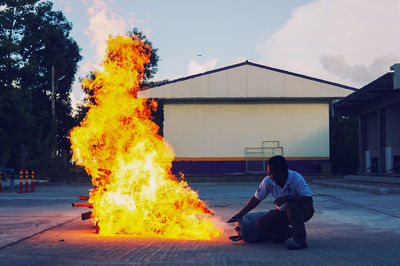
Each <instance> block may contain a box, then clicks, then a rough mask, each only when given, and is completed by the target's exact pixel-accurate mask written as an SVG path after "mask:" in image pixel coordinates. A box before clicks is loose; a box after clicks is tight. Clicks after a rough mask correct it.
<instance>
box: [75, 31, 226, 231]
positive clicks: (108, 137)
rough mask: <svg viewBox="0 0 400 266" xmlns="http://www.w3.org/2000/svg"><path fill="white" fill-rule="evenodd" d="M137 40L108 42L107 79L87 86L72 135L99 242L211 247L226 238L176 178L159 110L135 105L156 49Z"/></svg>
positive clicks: (142, 102)
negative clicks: (138, 239) (187, 242)
mask: <svg viewBox="0 0 400 266" xmlns="http://www.w3.org/2000/svg"><path fill="white" fill-rule="evenodd" d="M134 37H135V36H117V37H115V38H111V37H110V39H109V41H108V48H107V57H106V59H105V61H104V64H103V67H104V71H102V72H98V73H96V75H95V78H94V79H86V80H84V82H83V86H85V87H86V88H89V90H90V91H91V92H92V93H93V95H92V96H91V97H92V99H91V100H92V103H89V104H88V106H89V107H90V109H89V111H88V113H87V115H86V117H85V119H84V120H83V121H82V123H81V125H80V126H78V127H75V128H74V129H73V130H72V131H71V143H72V152H73V159H74V160H75V162H76V163H77V164H79V165H82V166H84V167H85V169H86V171H87V172H88V174H90V175H91V176H92V184H93V185H94V186H95V189H94V190H93V191H92V192H91V193H90V198H89V202H91V203H92V204H93V211H92V214H93V218H94V221H95V222H97V223H98V226H99V227H100V234H105V235H114V234H133V235H136V236H145V237H149V236H150V237H152V236H161V237H165V238H173V239H211V238H214V237H218V236H220V235H221V234H222V229H221V228H219V226H218V225H217V223H216V221H215V219H214V218H213V217H211V216H210V211H209V209H208V208H207V206H206V205H205V203H204V202H202V201H201V200H200V199H199V196H198V194H197V192H195V191H193V190H191V188H190V187H189V186H188V184H187V183H186V182H184V181H179V180H178V179H177V178H176V177H175V176H174V175H172V173H171V170H170V169H171V166H172V160H173V158H174V152H173V149H172V147H171V146H170V145H169V144H168V143H167V142H166V141H165V140H164V139H163V138H162V137H161V136H160V135H158V134H157V132H158V126H157V125H156V124H155V123H154V122H153V121H152V120H151V108H157V105H156V102H154V101H152V102H150V103H149V100H148V99H145V98H137V91H138V88H139V82H140V80H141V79H142V78H143V73H144V65H145V64H147V63H148V62H149V57H150V54H149V51H150V49H149V48H150V47H149V46H147V45H146V44H144V43H143V42H142V41H141V40H139V39H138V38H134Z"/></svg>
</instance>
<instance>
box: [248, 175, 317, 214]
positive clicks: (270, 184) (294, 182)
mask: <svg viewBox="0 0 400 266" xmlns="http://www.w3.org/2000/svg"><path fill="white" fill-rule="evenodd" d="M269 194H271V195H272V197H274V198H275V199H276V198H279V197H283V196H291V197H296V196H309V197H311V196H312V193H311V189H310V187H309V186H308V185H307V183H306V181H305V180H304V178H303V177H302V176H301V175H300V174H299V173H297V172H295V171H291V170H289V175H288V178H287V180H286V184H285V185H284V186H283V188H281V187H280V186H278V185H277V184H276V183H275V182H274V181H273V180H272V179H271V177H270V176H267V177H265V178H264V179H263V181H261V183H260V185H259V186H258V189H257V191H256V193H254V196H255V197H256V198H257V199H259V200H263V199H265V198H266V197H267V196H268V195H269ZM286 205H287V204H286V203H285V204H283V205H281V206H280V207H279V206H277V205H275V206H276V209H277V210H280V211H285V210H286Z"/></svg>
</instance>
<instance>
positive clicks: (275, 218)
mask: <svg viewBox="0 0 400 266" xmlns="http://www.w3.org/2000/svg"><path fill="white" fill-rule="evenodd" d="M313 215H314V207H313V205H312V204H306V205H303V204H300V203H297V202H290V203H288V205H287V207H286V211H278V210H270V211H269V212H268V213H266V214H265V215H264V216H262V217H261V218H260V219H258V220H257V227H258V228H259V229H261V230H263V231H265V232H267V233H268V234H269V235H272V236H275V237H281V238H286V237H287V236H288V235H289V231H290V228H289V225H291V226H292V228H293V240H295V241H296V242H300V243H302V242H305V241H306V237H307V234H306V227H305V225H304V223H305V222H307V221H308V220H310V219H311V217H312V216H313Z"/></svg>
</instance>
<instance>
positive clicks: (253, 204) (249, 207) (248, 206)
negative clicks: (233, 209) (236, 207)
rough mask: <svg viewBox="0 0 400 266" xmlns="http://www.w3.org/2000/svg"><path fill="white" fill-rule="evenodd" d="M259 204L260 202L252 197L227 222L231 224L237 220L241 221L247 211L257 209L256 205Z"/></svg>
mask: <svg viewBox="0 0 400 266" xmlns="http://www.w3.org/2000/svg"><path fill="white" fill-rule="evenodd" d="M260 202H261V200H259V199H257V198H256V197H254V196H253V197H252V198H251V199H250V200H249V202H247V204H246V206H244V208H243V209H242V210H241V211H240V212H238V213H237V214H235V215H234V216H233V217H232V218H230V219H229V220H228V223H233V222H236V221H237V220H238V219H241V218H242V217H243V216H245V215H246V214H247V213H248V212H249V211H251V210H252V209H254V208H255V207H257V205H258V204H260Z"/></svg>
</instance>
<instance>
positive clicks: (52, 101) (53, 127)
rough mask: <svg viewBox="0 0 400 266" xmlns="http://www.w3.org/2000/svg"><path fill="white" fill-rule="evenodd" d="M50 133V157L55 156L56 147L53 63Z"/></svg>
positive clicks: (52, 70) (52, 69)
mask: <svg viewBox="0 0 400 266" xmlns="http://www.w3.org/2000/svg"><path fill="white" fill-rule="evenodd" d="M51 125H52V127H51V133H52V139H53V143H52V145H51V154H50V159H55V158H56V149H57V127H56V126H57V122H56V94H55V84H54V65H52V66H51Z"/></svg>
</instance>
